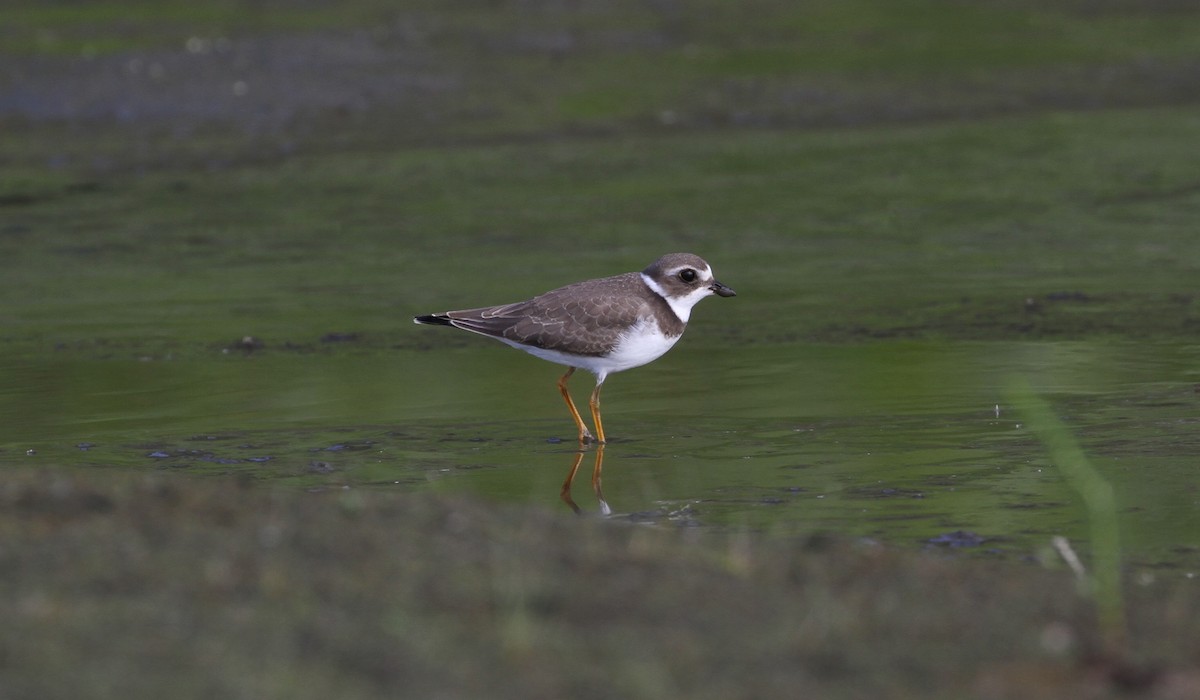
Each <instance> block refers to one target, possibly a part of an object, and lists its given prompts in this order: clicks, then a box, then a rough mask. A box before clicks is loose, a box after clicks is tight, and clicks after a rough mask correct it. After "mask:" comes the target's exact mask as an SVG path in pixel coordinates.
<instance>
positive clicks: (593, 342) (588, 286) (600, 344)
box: [413, 253, 735, 445]
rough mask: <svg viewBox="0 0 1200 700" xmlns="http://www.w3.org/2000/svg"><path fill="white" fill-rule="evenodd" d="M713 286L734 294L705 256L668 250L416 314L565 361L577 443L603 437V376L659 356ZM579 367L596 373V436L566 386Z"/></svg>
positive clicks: (563, 379) (593, 402)
mask: <svg viewBox="0 0 1200 700" xmlns="http://www.w3.org/2000/svg"><path fill="white" fill-rule="evenodd" d="M713 294H715V295H717V296H722V297H731V296H735V293H734V291H733V290H732V289H730V288H729V287H726V286H725V285H723V284H721V283H720V282H718V281H717V280H716V279H715V278H714V277H713V273H712V268H711V267H710V266H709V264H708V263H706V262H704V260H703V259H702V258H700V257H699V256H697V255H692V254H691V253H671V254H669V255H664V256H662V257H661V258H659V259H658V260H655V261H654V262H653V263H651V265H650V266H649V267H647V268H646V269H645V270H642V271H641V272H627V273H625V274H623V275H615V276H613V277H602V278H600V279H593V280H586V281H584V282H576V283H575V284H569V285H567V286H565V287H560V288H558V289H555V290H552V291H549V292H546V293H545V294H540V295H538V296H536V297H533V298H532V299H529V300H527V301H518V302H516V303H513V304H502V305H500V306H485V307H482V308H478V309H464V310H461V311H445V312H442V313H436V314H427V315H423V316H417V317H415V318H413V322H415V323H423V324H429V325H435V326H453V327H455V328H461V329H462V330H465V331H471V332H472V333H478V334H479V335H484V336H487V337H489V338H495V339H496V340H499V341H500V342H502V343H505V344H507V345H511V346H512V347H514V348H517V349H518V350H524V351H525V352H527V353H529V354H531V355H535V356H537V357H540V358H542V359H543V360H549V361H551V362H556V363H558V364H560V365H566V366H567V372H566V374H564V375H563V376H562V377H561V378H560V379H559V380H558V389H559V391H560V392H562V396H563V399H564V400H565V401H566V402H567V408H568V409H569V410H570V411H571V418H573V419H574V420H575V427H576V428H578V429H579V443H580V444H581V445H583V444H587V443H588V442H592V441H593V440H594V441H596V442H599V443H601V444H603V443H604V442H605V437H604V425H603V423H602V422H601V420H600V388H601V387H603V386H604V380H605V379H606V378H608V375H610V374H612V373H613V372H621V371H624V370H627V369H632V368H634V367H640V366H642V365H644V364H646V363H648V362H652V361H654V360H656V359H658V358H659V357H662V355H663V353H665V352H666V351H668V350H670V349H671V347H672V346H674V345H675V343H676V342H677V341H678V340H679V338H680V336H681V335H683V331H684V329H685V328H686V327H687V322H688V318H689V317H690V316H691V313H692V307H693V306H695V305H696V303H697V302H699V301H700V300H701V299H703V298H705V297H707V296H711V295H713ZM577 369H585V370H587V371H589V372H591V373H593V374H595V375H596V387H595V388H594V389H593V390H592V395H591V399H590V400H589V401H588V406H589V407H590V408H591V411H592V422H593V424H594V425H595V426H596V435H595V436H594V437H593V435H592V433H591V432H590V431H589V430H588V427H587V425H586V424H585V423H584V422H583V417H582V416H580V414H579V410H578V409H577V408H575V402H574V401H572V400H571V394H570V392H569V391H568V390H567V380H569V379H570V378H571V375H572V374H574V373H575V370H577Z"/></svg>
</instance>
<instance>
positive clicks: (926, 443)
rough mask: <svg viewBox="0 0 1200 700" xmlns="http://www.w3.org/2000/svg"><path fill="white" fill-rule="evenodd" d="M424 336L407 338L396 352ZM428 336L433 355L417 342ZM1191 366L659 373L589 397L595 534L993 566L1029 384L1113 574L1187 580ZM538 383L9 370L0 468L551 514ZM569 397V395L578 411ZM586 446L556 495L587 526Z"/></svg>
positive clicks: (489, 372)
mask: <svg viewBox="0 0 1200 700" xmlns="http://www.w3.org/2000/svg"><path fill="white" fill-rule="evenodd" d="M429 330H430V329H418V332H424V331H429ZM434 332H438V331H437V330H434ZM1198 350H1200V348H1198V347H1197V346H1194V345H1179V344H1170V343H1151V344H1146V343H1133V342H1082V341H1079V342H1013V343H1002V342H965V341H960V342H919V343H918V342H891V341H888V342H872V343H867V344H850V345H837V346H825V345H754V344H751V345H743V346H737V347H720V348H717V347H714V346H712V345H706V344H704V343H703V342H701V341H700V340H699V339H697V338H695V337H690V335H689V337H686V338H685V339H684V342H683V343H681V344H680V346H679V347H677V348H676V349H675V350H674V351H672V353H670V354H669V355H667V356H666V357H664V358H663V359H661V360H659V361H658V362H656V363H654V364H652V365H650V366H647V367H644V368H639V369H637V370H633V371H630V372H626V373H621V374H617V375H613V376H612V377H610V379H609V381H608V382H607V384H606V386H605V394H604V410H605V419H606V420H605V427H606V430H607V431H608V432H609V434H610V443H609V445H608V446H607V447H606V448H605V450H604V452H603V472H602V475H603V481H602V484H603V495H604V497H605V499H606V502H607V503H608V505H609V506H610V507H611V508H612V511H613V514H612V517H614V518H621V519H629V520H633V521H639V522H640V521H655V522H660V523H668V524H669V523H675V524H678V525H681V526H703V527H710V528H724V529H732V530H740V529H745V528H751V529H755V530H762V531H768V532H776V533H793V532H809V531H814V530H825V531H833V532H838V533H842V534H849V535H854V536H863V537H870V538H874V539H878V540H882V541H886V542H891V543H896V544H905V545H920V546H935V545H932V544H929V542H928V541H929V540H930V539H934V538H938V537H939V536H942V535H947V534H948V533H954V532H957V531H960V530H961V531H968V532H971V533H974V534H975V535H976V536H977V537H950V538H949V541H950V542H949V543H947V544H946V545H945V546H949V544H950V543H953V544H974V545H976V547H977V549H973V550H972V551H986V552H994V551H1001V552H1007V553H1012V554H1017V555H1024V554H1030V553H1036V552H1038V551H1039V550H1041V549H1043V548H1044V547H1045V545H1046V543H1047V542H1048V539H1049V537H1050V536H1051V535H1054V534H1065V535H1067V536H1069V537H1071V538H1073V539H1075V540H1076V541H1077V542H1080V546H1081V547H1083V548H1086V535H1087V530H1086V521H1085V516H1084V514H1083V512H1082V510H1081V508H1080V506H1079V503H1078V501H1077V499H1076V498H1075V496H1074V495H1073V494H1072V493H1071V492H1070V490H1069V489H1068V488H1067V486H1066V485H1065V484H1064V482H1063V480H1062V478H1061V476H1060V474H1059V473H1058V472H1057V471H1056V470H1055V469H1054V467H1053V465H1052V464H1050V463H1049V462H1048V461H1047V458H1046V457H1045V455H1044V452H1043V450H1042V448H1041V446H1040V445H1038V444H1037V443H1036V441H1035V440H1033V438H1032V436H1031V435H1030V434H1029V432H1028V431H1027V430H1026V429H1025V428H1024V427H1023V426H1022V424H1021V419H1020V416H1018V415H1015V413H1014V412H1013V411H1012V410H1010V409H1009V408H1008V406H1007V405H1006V398H1005V387H1006V386H1007V385H1008V383H1009V382H1010V381H1011V379H1012V378H1013V377H1016V376H1020V377H1027V378H1029V379H1030V380H1031V381H1032V382H1033V383H1034V385H1035V387H1036V388H1037V389H1038V390H1039V392H1041V393H1042V395H1044V396H1045V397H1047V398H1048V399H1049V400H1050V401H1051V402H1052V404H1053V405H1054V407H1055V408H1056V410H1057V411H1058V412H1059V414H1060V415H1061V416H1062V417H1063V418H1064V420H1065V421H1066V422H1067V424H1068V425H1069V427H1070V428H1071V429H1072V431H1073V432H1074V433H1075V434H1076V436H1077V437H1078V438H1079V439H1080V440H1081V442H1082V444H1083V446H1084V449H1085V450H1086V452H1087V453H1088V454H1089V456H1090V457H1091V458H1092V460H1093V463H1094V465H1095V467H1096V468H1097V469H1099V470H1100V471H1101V472H1102V473H1103V474H1104V475H1105V476H1106V477H1107V478H1108V479H1109V480H1110V481H1111V482H1112V483H1113V485H1114V486H1115V488H1116V492H1117V496H1118V504H1119V507H1120V512H1121V516H1120V517H1121V532H1122V537H1123V543H1124V545H1125V547H1126V554H1127V557H1128V558H1129V560H1131V561H1133V562H1137V563H1140V564H1144V565H1148V566H1164V567H1169V568H1172V569H1176V568H1177V569H1179V570H1181V571H1182V572H1185V573H1186V572H1195V571H1197V570H1200V535H1198V533H1200V490H1198V485H1197V480H1196V479H1195V473H1196V472H1195V470H1196V467H1197V459H1198V457H1200V433H1198V432H1197V428H1198V427H1200V410H1198V409H1200V406H1198V399H1197V394H1196V389H1195V387H1196V385H1197V382H1198V381H1200V370H1198V369H1197V366H1196V363H1195V358H1196V355H1197V351H1198ZM558 374H559V373H558V370H557V368H556V367H553V366H551V365H549V364H547V363H543V362H540V361H538V360H535V359H533V358H530V357H527V356H525V355H523V354H521V353H517V352H514V351H511V350H509V349H506V348H503V347H500V346H498V345H493V344H491V343H488V342H485V341H483V340H482V339H480V340H479V342H477V343H470V344H467V345H465V346H461V347H455V348H453V349H448V350H447V349H438V350H436V351H429V350H411V349H410V350H393V351H355V349H354V348H337V349H334V350H331V351H329V352H325V353H314V354H301V353H294V352H278V351H276V352H272V351H271V350H269V349H268V350H264V351H258V352H253V353H250V354H241V353H214V355H213V356H211V357H208V358H205V359H201V358H193V359H181V360H152V361H151V360H148V361H123V360H114V359H91V358H79V357H72V356H63V357H55V356H53V355H52V356H50V358H49V359H46V360H44V361H41V360H29V359H26V360H23V361H21V362H19V363H18V362H10V363H8V365H7V366H5V367H3V372H2V376H3V380H2V383H0V424H2V425H3V428H2V429H0V463H2V464H4V465H11V466H16V465H22V466H35V465H39V464H45V465H54V466H75V467H89V468H134V469H154V470H168V471H181V472H188V473H195V474H235V475H242V476H245V477H247V478H251V479H254V480H257V481H262V482H266V483H268V484H272V485H278V486H282V487H289V488H341V487H369V488H379V489H406V490H411V489H417V490H420V489H440V490H462V491H472V492H478V493H481V494H484V495H487V496H489V497H494V498H499V499H507V500H514V501H521V502H532V503H537V504H542V505H550V506H553V507H560V508H566V506H565V505H564V504H562V503H561V502H560V501H559V488H560V485H561V483H562V481H563V479H564V477H565V476H566V474H567V472H568V470H569V469H570V467H571V465H572V463H573V462H574V460H575V457H576V454H577V450H576V444H575V441H574V428H573V425H572V423H571V421H570V418H569V416H568V415H567V413H566V410H565V408H564V407H563V406H562V402H561V399H560V397H559V396H558V394H557V391H556V389H555V387H554V380H555V379H556V378H557V376H558ZM590 387H591V381H590V377H589V376H587V375H577V376H576V378H575V379H574V380H573V388H574V389H575V393H576V396H577V397H578V398H579V399H581V400H583V399H585V398H586V392H587V390H589V389H590ZM595 454H596V453H595V448H590V449H589V450H588V453H587V454H586V455H585V457H584V460H583V463H582V466H581V468H580V476H579V477H577V479H576V483H575V484H574V487H573V489H572V494H573V497H574V500H575V502H576V503H578V504H579V506H580V507H581V508H582V509H583V510H584V511H585V512H599V511H600V508H601V506H600V504H599V503H598V501H597V498H596V496H595V495H594V494H593V493H592V492H591V487H590V485H589V477H590V474H591V472H592V468H593V465H594V458H595Z"/></svg>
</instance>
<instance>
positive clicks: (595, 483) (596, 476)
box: [559, 443, 612, 515]
mask: <svg viewBox="0 0 1200 700" xmlns="http://www.w3.org/2000/svg"><path fill="white" fill-rule="evenodd" d="M584 454H586V453H585V452H584V451H583V450H580V451H579V452H576V453H575V460H574V461H573V462H572V463H571V471H569V472H567V479H566V481H564V482H563V485H562V491H561V492H560V493H559V497H560V498H562V500H563V503H566V504H567V505H568V506H570V508H571V510H573V511H575V512H576V513H581V512H583V509H582V508H580V507H579V505H578V504H576V503H575V499H573V498H571V484H572V483H573V482H574V481H575V474H576V472H578V471H579V465H580V464H582V463H583V456H584ZM602 469H604V443H600V444H598V445H596V464H595V466H593V467H592V491H594V492H595V494H596V500H597V501H599V502H600V514H601V515H612V509H611V508H609V507H608V502H607V501H605V500H604V490H603V489H602V488H601V487H600V471H601V470H602Z"/></svg>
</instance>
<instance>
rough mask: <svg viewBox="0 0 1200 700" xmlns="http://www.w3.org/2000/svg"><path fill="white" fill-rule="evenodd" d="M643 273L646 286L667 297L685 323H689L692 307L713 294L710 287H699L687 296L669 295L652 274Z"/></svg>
mask: <svg viewBox="0 0 1200 700" xmlns="http://www.w3.org/2000/svg"><path fill="white" fill-rule="evenodd" d="M641 274H642V281H643V282H645V283H646V286H647V287H649V288H650V289H651V291H653V292H654V293H655V294H657V295H659V296H660V297H662V298H663V299H665V300H666V301H667V304H668V305H669V306H670V307H671V310H672V311H674V312H675V316H677V317H678V318H679V320H680V321H683V322H684V323H687V322H688V318H690V317H691V315H692V307H693V306H695V305H696V304H697V303H699V301H700V300H701V299H703V298H704V297H706V296H708V295H709V294H712V291H711V290H709V288H708V287H698V288H696V289H694V290H692V291H691V292H690V293H688V294H687V295H686V296H681V297H673V296H670V295H668V294H667V293H666V291H665V290H663V288H662V285H660V284H659V283H658V282H655V281H654V280H653V279H651V278H650V276H649V275H647V274H646V273H645V272H643V273H641Z"/></svg>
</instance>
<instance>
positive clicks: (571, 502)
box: [558, 450, 583, 513]
mask: <svg viewBox="0 0 1200 700" xmlns="http://www.w3.org/2000/svg"><path fill="white" fill-rule="evenodd" d="M582 461H583V450H580V451H579V452H577V453H576V454H575V461H574V462H572V463H571V471H569V472H567V480H566V481H564V482H563V485H562V490H561V491H559V493H558V497H559V498H561V499H562V502H563V503H566V504H567V505H568V506H570V507H571V510H573V511H575V512H576V513H579V512H580V511H579V506H577V505H575V499H574V498H571V484H572V483H574V481H575V472H577V471H579V463H580V462H582Z"/></svg>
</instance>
